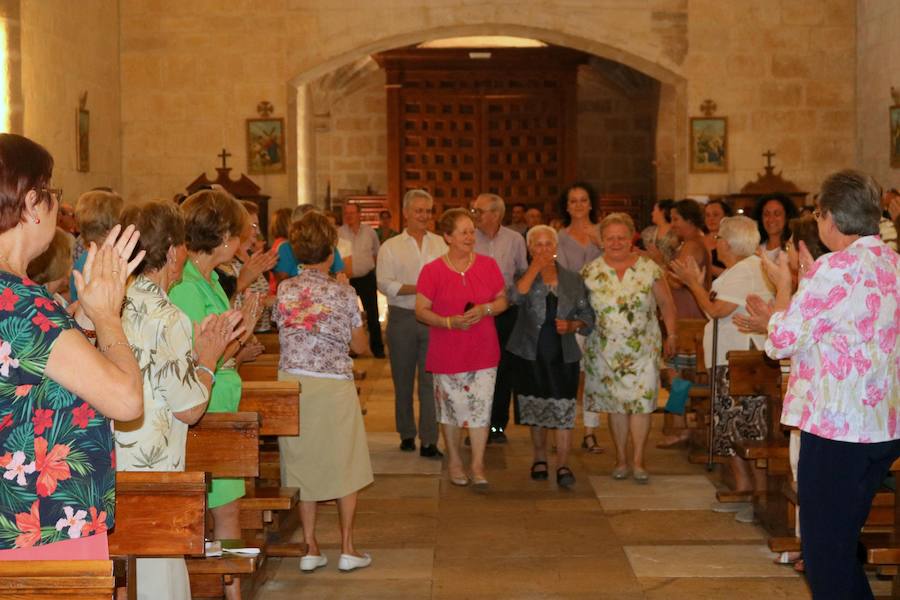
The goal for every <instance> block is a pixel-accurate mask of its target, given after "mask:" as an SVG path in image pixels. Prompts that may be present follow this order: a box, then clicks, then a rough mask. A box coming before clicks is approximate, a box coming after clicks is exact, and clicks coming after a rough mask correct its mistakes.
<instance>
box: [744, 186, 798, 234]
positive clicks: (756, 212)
mask: <svg viewBox="0 0 900 600" xmlns="http://www.w3.org/2000/svg"><path fill="white" fill-rule="evenodd" d="M773 200H774V201H775V202H777V203H778V204H780V205H781V207H782V208H783V209H784V229H783V230H782V231H781V243H782V244H784V243H785V242H787V241H788V240H789V239H791V227H790V222H791V219H796V218H797V213H798V211H797V206H796V205H795V204H794V202H793V201H792V200H791V199H790V198H788V197H787V196H785V195H784V194H765V195H764V196H760V197H759V198H757V199H756V206H755V207H754V208H753V219H754V220H755V221H756V226H757V227H758V228H759V240H760V243H761V244H765V243H766V242H768V241H769V234H768V233H766V228H765V227H764V226H763V218H762V216H763V209H764V208H765V207H766V204H768V203H769V202H771V201H773Z"/></svg>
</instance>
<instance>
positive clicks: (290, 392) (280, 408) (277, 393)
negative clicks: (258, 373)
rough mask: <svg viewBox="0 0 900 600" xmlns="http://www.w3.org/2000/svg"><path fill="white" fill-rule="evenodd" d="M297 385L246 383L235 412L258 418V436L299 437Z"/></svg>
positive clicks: (250, 381)
mask: <svg viewBox="0 0 900 600" xmlns="http://www.w3.org/2000/svg"><path fill="white" fill-rule="evenodd" d="M300 393H301V390H300V382H299V381H274V380H246V381H244V382H243V386H242V391H241V401H240V404H239V405H238V410H240V411H241V412H255V413H256V414H257V415H258V416H259V435H261V436H279V435H300Z"/></svg>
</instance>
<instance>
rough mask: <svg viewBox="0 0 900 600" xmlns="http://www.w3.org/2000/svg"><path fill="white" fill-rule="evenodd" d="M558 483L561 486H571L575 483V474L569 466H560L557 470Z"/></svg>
mask: <svg viewBox="0 0 900 600" xmlns="http://www.w3.org/2000/svg"><path fill="white" fill-rule="evenodd" d="M556 485H558V486H559V487H561V488H567V489H568V488H570V487H572V486H573V485H575V475H574V474H573V473H572V469H570V468H569V467H560V468H558V469H557V470H556Z"/></svg>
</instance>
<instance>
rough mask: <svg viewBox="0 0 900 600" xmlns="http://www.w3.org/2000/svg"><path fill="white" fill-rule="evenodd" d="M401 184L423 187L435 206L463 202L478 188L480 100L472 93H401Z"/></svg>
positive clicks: (451, 205) (479, 184) (466, 201)
mask: <svg viewBox="0 0 900 600" xmlns="http://www.w3.org/2000/svg"><path fill="white" fill-rule="evenodd" d="M400 110H401V116H400V121H401V124H402V131H401V132H400V138H401V139H400V157H401V168H400V170H401V173H400V179H401V182H402V183H401V186H402V191H403V193H405V192H406V191H407V190H410V189H413V188H423V189H426V190H428V191H429V192H431V194H432V196H434V200H435V204H436V205H437V206H436V208H437V209H438V210H439V211H442V210H444V208H450V207H453V206H467V205H468V204H469V203H470V202H471V201H472V200H474V199H475V196H477V195H478V193H479V192H480V191H481V178H480V173H481V101H480V99H479V98H477V97H474V96H462V95H452V96H449V95H448V96H447V97H445V98H441V97H439V96H436V95H434V94H427V93H418V92H413V93H407V94H404V96H403V99H402V105H401V108H400Z"/></svg>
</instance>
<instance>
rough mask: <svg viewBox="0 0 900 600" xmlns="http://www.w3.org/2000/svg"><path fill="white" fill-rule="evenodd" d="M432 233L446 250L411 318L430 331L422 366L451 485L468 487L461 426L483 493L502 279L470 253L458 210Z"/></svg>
mask: <svg viewBox="0 0 900 600" xmlns="http://www.w3.org/2000/svg"><path fill="white" fill-rule="evenodd" d="M438 230H439V231H440V232H441V233H442V234H443V236H444V241H445V242H446V243H447V246H448V249H447V253H446V254H444V255H443V256H441V257H440V258H438V259H436V260H433V261H431V262H430V263H428V264H427V265H425V266H424V267H423V268H422V272H421V273H420V274H419V280H418V282H417V283H416V318H417V319H419V321H421V322H423V323H425V324H426V325H428V326H429V327H430V330H429V334H428V355H427V357H426V359H425V368H426V369H428V370H429V371H431V372H432V373H433V381H434V399H435V403H436V405H437V417H438V422H439V423H440V424H441V428H442V429H443V431H444V438H445V443H446V445H447V452H448V454H449V464H448V469H449V471H450V482H451V483H453V484H454V485H460V486H464V485H468V484H469V478H468V477H467V476H466V474H465V471H464V470H463V463H462V456H461V452H460V433H461V432H460V428H462V427H467V428H468V429H469V438H470V439H471V444H472V465H471V468H472V483H473V484H474V487H475V489H476V491H482V492H483V491H487V489H488V481H487V479H486V478H485V473H484V449H485V446H486V444H487V436H488V426H489V425H490V421H491V404H492V402H493V394H494V382H495V380H496V377H497V364H498V363H499V361H500V344H499V342H498V341H497V330H496V329H495V327H494V323H493V321H494V316H495V315H497V314H499V313H501V312H503V311H504V310H506V308H507V301H506V293H505V290H504V283H503V275H502V274H501V273H500V267H498V266H497V263H496V261H494V259H493V258H490V257H488V256H482V255H480V254H476V253H475V224H474V223H473V221H472V217H470V216H469V213H467V212H466V211H464V210H462V209H458V208H454V209H450V210H448V211H446V212H444V214H443V215H441V218H440V221H439V222H438Z"/></svg>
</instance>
